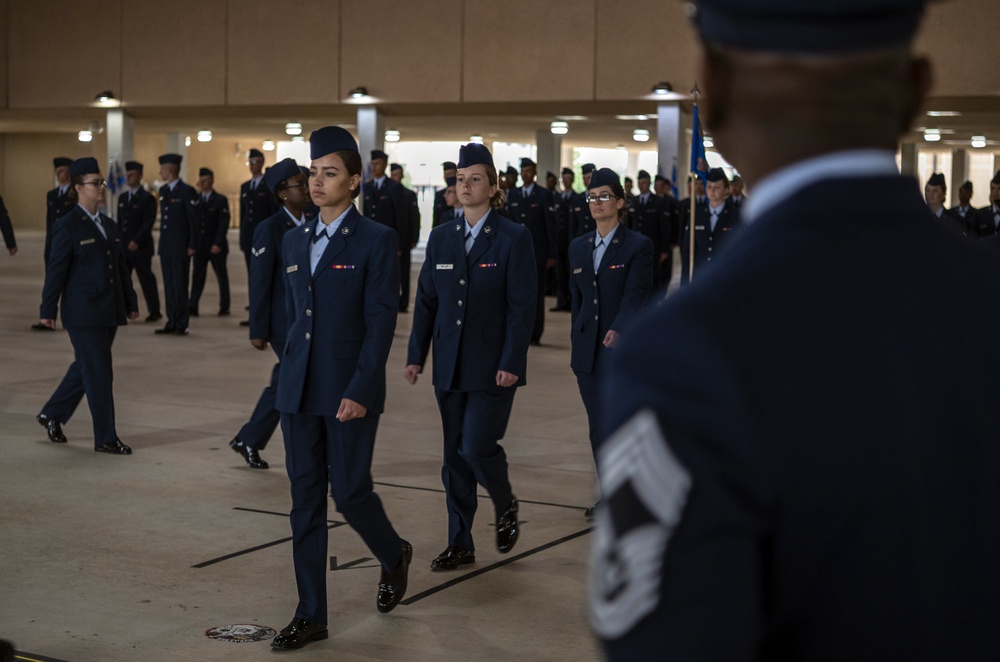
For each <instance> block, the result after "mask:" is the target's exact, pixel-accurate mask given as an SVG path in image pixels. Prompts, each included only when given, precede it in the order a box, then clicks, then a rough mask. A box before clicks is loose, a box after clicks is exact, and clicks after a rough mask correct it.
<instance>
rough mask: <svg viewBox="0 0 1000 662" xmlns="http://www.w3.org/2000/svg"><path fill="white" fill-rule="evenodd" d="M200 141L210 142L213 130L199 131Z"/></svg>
mask: <svg viewBox="0 0 1000 662" xmlns="http://www.w3.org/2000/svg"><path fill="white" fill-rule="evenodd" d="M198 142H200V143H209V142H212V132H211V131H208V130H204V131H199V132H198Z"/></svg>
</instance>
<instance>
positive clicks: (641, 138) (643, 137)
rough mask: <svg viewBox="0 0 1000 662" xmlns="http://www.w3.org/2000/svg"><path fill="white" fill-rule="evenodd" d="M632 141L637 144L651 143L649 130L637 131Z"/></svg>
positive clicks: (634, 132) (633, 134)
mask: <svg viewBox="0 0 1000 662" xmlns="http://www.w3.org/2000/svg"><path fill="white" fill-rule="evenodd" d="M632 140H634V141H636V142H637V143H644V142H648V141H649V129H636V130H635V131H633V132H632Z"/></svg>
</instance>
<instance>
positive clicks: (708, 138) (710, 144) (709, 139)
mask: <svg viewBox="0 0 1000 662" xmlns="http://www.w3.org/2000/svg"><path fill="white" fill-rule="evenodd" d="M703 140H704V143H705V147H706V148H707V149H711V148H712V147H715V140H713V139H712V136H705V137H704V139H703Z"/></svg>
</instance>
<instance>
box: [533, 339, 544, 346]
mask: <svg viewBox="0 0 1000 662" xmlns="http://www.w3.org/2000/svg"><path fill="white" fill-rule="evenodd" d="M531 344H532V345H535V346H536V347H537V346H538V345H541V344H542V339H541V338H532V339H531Z"/></svg>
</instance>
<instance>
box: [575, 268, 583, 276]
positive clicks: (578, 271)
mask: <svg viewBox="0 0 1000 662" xmlns="http://www.w3.org/2000/svg"><path fill="white" fill-rule="evenodd" d="M582 272H583V267H577V268H576V269H574V270H573V273H574V274H578V273H582Z"/></svg>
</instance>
